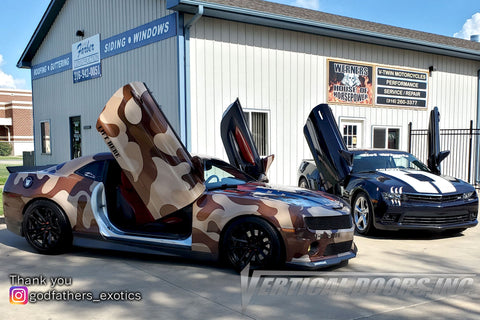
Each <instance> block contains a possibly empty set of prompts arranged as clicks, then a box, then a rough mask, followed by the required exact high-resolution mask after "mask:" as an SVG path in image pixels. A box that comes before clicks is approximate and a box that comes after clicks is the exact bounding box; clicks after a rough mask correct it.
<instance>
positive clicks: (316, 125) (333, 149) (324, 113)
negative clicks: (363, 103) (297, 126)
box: [303, 104, 353, 194]
mask: <svg viewBox="0 0 480 320" xmlns="http://www.w3.org/2000/svg"><path fill="white" fill-rule="evenodd" d="M303 133H304V134H305V138H306V140H307V144H308V146H309V147H310V150H311V152H312V155H313V159H314V160H315V164H316V165H317V168H318V172H319V174H320V179H321V181H320V186H321V188H323V189H324V190H325V191H327V192H329V193H333V194H340V187H341V186H342V184H343V182H344V180H345V178H346V177H347V176H348V175H349V174H350V172H351V168H352V162H353V154H352V153H351V152H349V151H348V150H347V147H346V146H345V143H344V141H343V139H342V136H341V134H340V131H339V130H338V126H337V123H336V122H335V119H334V117H333V114H332V110H331V109H330V107H329V106H328V105H327V104H320V105H318V106H316V107H315V108H313V110H312V111H311V112H310V115H309V116H308V119H307V123H306V124H305V126H304V127H303Z"/></svg>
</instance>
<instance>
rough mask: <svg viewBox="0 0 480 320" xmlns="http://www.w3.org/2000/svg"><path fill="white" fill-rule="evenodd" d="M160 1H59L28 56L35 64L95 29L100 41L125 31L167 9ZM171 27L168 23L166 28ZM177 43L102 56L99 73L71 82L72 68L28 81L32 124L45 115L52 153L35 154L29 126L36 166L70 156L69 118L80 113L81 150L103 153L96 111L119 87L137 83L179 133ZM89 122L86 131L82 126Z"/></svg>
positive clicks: (37, 136) (170, 41) (37, 139)
mask: <svg viewBox="0 0 480 320" xmlns="http://www.w3.org/2000/svg"><path fill="white" fill-rule="evenodd" d="M165 8H166V5H165V1H157V0H142V1H129V0H124V1H95V0H82V1H73V0H69V1H67V2H66V3H65V5H64V7H63V8H62V10H61V12H60V14H59V15H58V17H57V19H56V20H55V22H54V24H53V25H52V28H51V29H50V31H49V33H48V34H47V36H46V37H45V39H44V41H43V43H42V46H41V47H40V48H39V50H38V52H37V54H36V55H35V57H34V60H33V64H34V65H35V64H38V63H41V62H44V61H47V60H49V59H52V58H55V57H57V56H60V55H62V54H65V53H68V52H71V45H72V43H75V42H77V41H79V40H80V38H79V37H76V36H75V32H76V30H78V29H84V30H85V37H90V36H92V35H94V34H97V33H100V37H101V39H106V38H108V37H111V36H113V35H116V34H119V33H121V32H124V31H126V30H130V29H133V28H135V27H137V26H140V25H142V24H145V23H147V22H150V21H152V20H155V19H158V18H160V17H162V16H165V15H168V14H170V13H172V11H169V10H166V9H165ZM172 27H174V26H172ZM177 73H178V70H177V42H176V38H175V37H172V38H169V39H166V40H163V41H160V42H155V43H153V44H149V45H147V46H144V47H141V48H138V49H134V50H131V51H127V52H124V53H121V54H118V55H115V56H112V57H109V58H106V59H103V60H102V76H101V77H100V78H97V79H93V80H88V81H84V82H80V83H76V84H74V83H73V79H72V77H73V76H72V71H71V70H69V71H65V72H62V73H59V74H55V75H52V76H48V77H45V78H41V79H38V80H34V81H33V82H32V90H33V95H34V121H35V123H34V125H35V126H37V128H39V125H40V121H42V120H45V119H51V121H52V122H51V130H52V155H41V154H40V146H41V142H40V130H35V144H36V146H37V148H36V151H37V152H36V162H37V164H39V165H40V164H47V163H59V162H62V161H65V160H68V159H69V157H70V141H69V138H70V137H69V135H70V131H69V117H70V116H75V115H80V116H81V122H82V154H83V155H87V154H91V153H95V152H101V151H107V148H106V146H105V144H104V143H103V141H102V139H101V137H100V135H99V134H98V133H97V130H96V129H95V124H96V120H97V117H98V114H99V113H100V111H101V110H102V108H103V106H104V105H105V103H106V101H107V100H108V99H109V98H110V96H111V95H112V94H113V93H114V92H115V91H116V90H117V89H118V88H119V87H121V86H122V85H124V84H126V83H128V82H131V81H143V82H145V83H146V84H147V86H148V87H149V89H150V90H151V91H152V92H153V95H154V97H155V98H156V100H157V102H158V103H159V104H160V105H161V106H162V108H163V110H164V111H165V113H166V115H167V117H168V119H169V120H170V122H171V123H172V125H173V126H174V127H175V129H176V130H177V131H178V132H179V129H180V125H179V110H178V105H179V103H178V77H177ZM85 125H90V126H91V129H83V126H85Z"/></svg>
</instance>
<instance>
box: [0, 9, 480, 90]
mask: <svg viewBox="0 0 480 320" xmlns="http://www.w3.org/2000/svg"><path fill="white" fill-rule="evenodd" d="M80 1H81V0H80ZM271 1H272V2H278V3H284V4H288V5H294V6H300V7H304V8H308V9H313V10H319V11H324V12H328V13H333V14H338V15H342V16H347V17H352V18H356V19H362V20H368V21H373V22H378V23H384V24H389V25H393V26H397V27H403V28H408V29H413V30H420V31H424V32H430V33H436V34H441V35H445V36H451V37H452V36H457V37H460V38H469V36H470V34H472V33H473V34H480V4H479V0H456V1H451V0H449V1H447V0H402V1H391V0H363V1H361V0H335V1H332V0H271ZM49 3H50V0H2V1H1V2H0V5H1V9H0V88H17V89H31V83H30V81H31V80H30V70H28V69H18V68H17V67H16V64H17V61H18V59H19V58H20V55H21V54H22V52H23V50H24V49H25V47H26V45H27V44H28V41H29V40H30V38H31V36H32V34H33V33H34V31H35V28H36V27H37V25H38V22H39V21H40V19H41V18H42V16H43V13H44V12H45V10H46V8H47V7H48V4H49ZM59 54H60V53H59ZM62 54H63V52H62Z"/></svg>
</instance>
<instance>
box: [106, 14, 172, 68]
mask: <svg viewBox="0 0 480 320" xmlns="http://www.w3.org/2000/svg"><path fill="white" fill-rule="evenodd" d="M175 19H176V15H175V14H174V13H172V14H170V15H168V16H165V17H162V18H160V19H157V20H154V21H152V22H149V23H147V24H144V25H141V26H139V27H136V28H134V29H131V30H128V31H125V32H123V33H120V34H117V35H115V36H113V37H110V38H108V39H105V40H102V43H101V47H102V59H104V58H108V57H111V56H114V55H116V54H119V53H123V52H125V51H129V50H132V49H136V48H139V47H142V46H146V45H147V44H150V43H154V42H157V41H161V40H164V39H167V38H170V37H173V36H175V35H176V34H177V29H176V20H175Z"/></svg>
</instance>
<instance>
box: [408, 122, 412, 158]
mask: <svg viewBox="0 0 480 320" xmlns="http://www.w3.org/2000/svg"><path fill="white" fill-rule="evenodd" d="M408 153H412V123H411V122H409V123H408Z"/></svg>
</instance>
